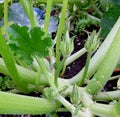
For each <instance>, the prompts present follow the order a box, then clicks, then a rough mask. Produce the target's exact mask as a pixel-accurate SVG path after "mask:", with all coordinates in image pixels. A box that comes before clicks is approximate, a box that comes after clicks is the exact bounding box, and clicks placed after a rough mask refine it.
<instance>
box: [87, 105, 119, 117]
mask: <svg viewBox="0 0 120 117" xmlns="http://www.w3.org/2000/svg"><path fill="white" fill-rule="evenodd" d="M89 109H90V111H91V112H92V113H93V114H95V115H98V116H100V117H118V116H117V115H116V114H115V113H114V108H113V105H105V104H98V103H93V104H91V105H90V107H89Z"/></svg>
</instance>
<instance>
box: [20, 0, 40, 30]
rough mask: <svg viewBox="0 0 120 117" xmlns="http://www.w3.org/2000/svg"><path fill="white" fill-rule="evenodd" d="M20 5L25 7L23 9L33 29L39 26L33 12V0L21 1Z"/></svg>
mask: <svg viewBox="0 0 120 117" xmlns="http://www.w3.org/2000/svg"><path fill="white" fill-rule="evenodd" d="M20 3H21V4H22V6H23V9H24V11H25V13H26V15H27V16H28V18H29V20H30V24H31V27H32V28H33V27H35V26H39V23H38V21H37V20H36V18H35V16H34V12H33V6H32V0H30V1H29V0H20Z"/></svg>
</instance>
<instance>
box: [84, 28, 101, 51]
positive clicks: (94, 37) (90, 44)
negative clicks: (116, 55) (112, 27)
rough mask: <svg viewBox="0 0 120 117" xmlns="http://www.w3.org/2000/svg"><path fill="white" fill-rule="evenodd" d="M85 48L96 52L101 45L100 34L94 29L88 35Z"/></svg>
mask: <svg viewBox="0 0 120 117" xmlns="http://www.w3.org/2000/svg"><path fill="white" fill-rule="evenodd" d="M84 46H85V48H86V49H87V50H88V52H94V51H95V50H96V49H97V48H98V46H99V39H98V34H97V33H96V31H95V30H94V31H93V32H92V34H91V35H88V39H87V41H86V43H85V45H84Z"/></svg>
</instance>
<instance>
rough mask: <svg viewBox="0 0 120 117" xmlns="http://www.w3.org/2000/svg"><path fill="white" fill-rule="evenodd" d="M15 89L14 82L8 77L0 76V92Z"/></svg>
mask: <svg viewBox="0 0 120 117" xmlns="http://www.w3.org/2000/svg"><path fill="white" fill-rule="evenodd" d="M13 88H15V84H14V82H13V81H12V80H11V79H10V77H9V76H4V77H1V76H0V90H2V91H6V90H8V89H13Z"/></svg>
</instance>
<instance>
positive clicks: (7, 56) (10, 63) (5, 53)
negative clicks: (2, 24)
mask: <svg viewBox="0 0 120 117" xmlns="http://www.w3.org/2000/svg"><path fill="white" fill-rule="evenodd" d="M0 54H1V56H2V57H3V60H4V62H5V64H6V67H7V69H8V72H9V74H10V76H11V78H12V79H13V81H14V83H15V84H16V86H17V87H18V89H20V90H21V91H23V92H24V93H28V92H29V90H28V89H27V84H25V83H23V82H22V81H21V79H20V77H19V73H18V71H17V68H16V65H15V60H14V58H13V56H12V54H11V51H10V50H9V48H8V46H7V44H6V41H5V39H4V36H3V35H2V33H1V30H0Z"/></svg>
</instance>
